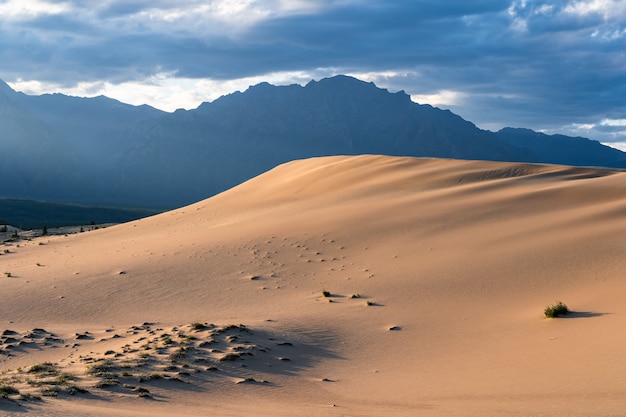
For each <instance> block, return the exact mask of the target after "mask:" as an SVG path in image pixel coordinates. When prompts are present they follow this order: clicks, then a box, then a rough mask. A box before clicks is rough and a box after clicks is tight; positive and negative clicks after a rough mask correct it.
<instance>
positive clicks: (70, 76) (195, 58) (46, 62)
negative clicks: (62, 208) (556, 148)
mask: <svg viewBox="0 0 626 417" xmlns="http://www.w3.org/2000/svg"><path fill="white" fill-rule="evenodd" d="M336 74H348V75H353V76H355V77H358V78H360V79H363V80H366V81H373V82H375V83H376V84H377V85H378V86H379V87H383V88H387V89H389V90H390V91H392V92H395V91H399V90H404V91H405V92H406V93H407V94H410V95H411V97H412V99H413V101H416V102H419V103H429V104H432V105H435V106H437V107H441V108H446V109H450V110H452V111H453V112H455V113H457V114H459V115H461V116H462V117H464V118H466V119H468V120H470V121H472V122H474V123H476V124H477V125H478V126H479V127H482V128H485V129H490V130H497V129H499V128H501V127H504V126H513V127H528V128H532V129H535V130H541V131H544V132H546V133H564V134H569V135H581V136H586V137H590V138H593V139H597V140H600V141H602V142H604V143H614V144H615V146H618V147H619V146H623V144H620V142H626V99H625V98H626V1H625V0H561V1H542V0H537V1H533V0H473V1H467V0H395V1H394V0H327V1H313V0H202V1H201V0H178V1H172V0H100V1H97V2H96V1H89V0H67V1H52V0H0V78H1V79H3V80H5V81H6V82H8V83H9V84H10V85H11V86H12V87H13V88H14V89H16V90H19V91H23V92H25V93H28V94H42V93H48V92H62V93H65V94H71V95H77V96H95V95H100V94H104V95H107V96H109V97H113V98H117V99H119V100H121V101H124V102H127V103H131V104H143V103H147V104H150V105H152V106H154V107H157V108H160V109H163V110H167V111H173V110H174V109H176V108H187V109H190V108H195V107H197V106H198V105H199V104H200V103H201V102H203V101H212V100H214V99H216V98H217V97H219V96H221V95H224V94H228V93H230V92H233V91H236V90H240V91H243V90H245V89H246V88H247V87H248V86H249V85H253V84H257V83H259V82H261V81H268V82H270V83H272V84H276V85H283V84H292V83H298V84H306V83H307V82H308V81H310V80H311V79H315V80H318V79H320V78H324V77H328V76H332V75H336Z"/></svg>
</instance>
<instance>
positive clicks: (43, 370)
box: [28, 362, 59, 376]
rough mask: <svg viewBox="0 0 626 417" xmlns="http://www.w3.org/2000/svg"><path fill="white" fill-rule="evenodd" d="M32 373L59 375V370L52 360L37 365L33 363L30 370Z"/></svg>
mask: <svg viewBox="0 0 626 417" xmlns="http://www.w3.org/2000/svg"><path fill="white" fill-rule="evenodd" d="M28 373H30V374H45V375H53V376H54V375H58V374H59V371H58V370H57V367H56V365H55V364H53V363H50V362H42V363H38V364H36V365H33V366H31V367H30V369H29V370H28Z"/></svg>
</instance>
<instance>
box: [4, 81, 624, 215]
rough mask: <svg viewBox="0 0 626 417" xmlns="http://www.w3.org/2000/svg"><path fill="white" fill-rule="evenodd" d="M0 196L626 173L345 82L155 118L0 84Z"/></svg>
mask: <svg viewBox="0 0 626 417" xmlns="http://www.w3.org/2000/svg"><path fill="white" fill-rule="evenodd" d="M0 106H1V107H0V123H2V126H3V130H2V132H0V152H2V153H1V154H0V162H1V163H2V166H1V167H0V171H1V172H2V173H3V174H4V175H3V177H2V178H3V179H2V182H1V183H0V189H1V190H2V191H1V193H0V195H1V196H4V197H20V198H25V197H26V198H35V199H55V200H59V201H63V200H65V201H78V202H99V203H106V204H114V205H136V206H142V207H145V206H153V207H174V206H180V205H183V204H187V203H191V202H194V201H198V200H200V199H203V198H206V197H208V196H211V195H214V194H216V193H219V192H221V191H224V190H226V189H228V188H230V187H232V186H234V185H236V184H239V183H241V182H243V181H245V180H247V179H249V178H251V177H253V176H255V175H258V174H260V173H262V172H265V171H267V170H268V169H271V168H273V167H275V166H277V165H279V164H282V163H284V162H287V161H291V160H294V159H303V158H309V157H313V156H326V155H357V154H385V155H397V156H430V157H445V158H457V159H483V160H498V161H528V162H550V163H568V164H575V165H602V166H610V167H623V166H625V162H624V161H626V158H625V154H624V153H623V152H620V151H617V150H613V149H611V148H608V147H606V146H603V145H601V144H599V143H598V142H594V141H587V140H584V139H580V138H567V137H547V136H546V137H544V136H542V135H540V134H537V133H535V132H532V131H525V130H517V131H514V130H503V131H501V132H498V133H493V132H489V131H485V130H481V129H478V128H477V127H476V126H475V125H474V124H472V123H471V122H468V121H466V120H463V119H462V118H461V117H459V116H457V115H455V114H453V113H451V112H449V111H444V110H440V109H437V108H433V107H431V106H429V105H419V104H416V103H413V102H411V100H410V97H409V96H408V95H407V94H405V93H404V92H398V93H393V94H392V93H389V92H388V91H387V90H384V89H380V88H377V87H376V86H375V85H374V84H372V83H366V82H363V81H359V80H357V79H354V78H351V77H347V76H336V77H332V78H327V79H323V80H321V81H318V82H315V81H312V82H310V83H309V84H307V85H306V86H304V87H302V86H299V85H290V86H281V87H275V86H272V85H270V84H267V83H261V84H259V85H256V86H253V87H250V88H249V89H248V90H246V91H245V92H243V93H241V92H237V93H233V94H230V95H227V96H224V97H221V98H219V99H217V100H215V101H213V102H212V103H204V104H202V105H201V106H199V107H198V108H197V109H194V110H189V111H185V110H180V111H176V112H174V113H164V112H161V111H159V110H156V109H153V108H151V107H148V106H130V105H127V104H123V103H120V102H119V101H116V100H112V99H108V98H106V97H96V98H91V99H85V98H77V97H67V96H64V95H60V94H52V95H49V94H48V95H43V96H27V95H25V94H22V93H17V92H15V91H13V90H12V89H11V88H10V87H9V86H8V85H6V84H4V83H0Z"/></svg>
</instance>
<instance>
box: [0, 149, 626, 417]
mask: <svg viewBox="0 0 626 417" xmlns="http://www.w3.org/2000/svg"><path fill="white" fill-rule="evenodd" d="M0 273H4V274H3V275H1V276H0V279H1V281H2V285H1V288H0V306H1V308H0V379H1V382H0V394H1V396H4V397H5V398H4V399H2V398H0V415H1V414H7V415H13V414H16V415H17V414H19V415H28V414H31V415H37V416H54V417H56V416H68V415H76V416H105V417H108V416H158V415H162V416H171V415H181V416H183V415H184V416H206V415H212V416H446V417H447V416H487V417H489V416H557V417H558V416H581V417H582V416H585V417H589V416H622V415H625V414H624V413H626V331H625V329H626V279H625V273H626V173H622V172H618V171H609V170H602V169H592V168H572V167H564V166H548V165H531V164H520V163H495V162H483V161H455V160H441V159H415V158H393V157H383V156H357V157H325V158H314V159H308V160H303V161H294V162H291V163H288V164H285V165H282V166H280V167H277V168H275V169H274V170H272V171H269V172H267V173H265V174H263V175H261V176H259V177H257V178H254V179H252V180H250V181H248V182H246V183H244V184H242V185H240V186H238V187H235V188H233V189H231V190H229V191H227V192H224V193H222V194H220V195H218V196H215V197H213V198H210V199H208V200H205V201H201V202H199V203H197V204H194V205H190V206H187V207H184V208H181V209H178V210H175V211H171V212H167V213H163V214H160V215H157V216H154V217H150V218H146V219H142V220H138V221H135V222H131V223H126V224H121V225H117V226H112V227H107V228H104V229H99V230H93V231H88V232H85V233H77V234H70V235H68V236H46V237H39V238H33V239H31V240H22V241H16V242H8V243H6V244H5V245H4V246H3V247H2V254H1V255H0ZM559 300H560V301H563V302H565V303H566V304H567V305H568V306H569V308H570V309H571V310H572V313H571V314H568V315H566V316H564V317H561V318H556V319H546V318H544V316H543V310H544V308H545V307H546V305H548V304H552V303H554V302H556V301H559ZM22 413H26V414H22Z"/></svg>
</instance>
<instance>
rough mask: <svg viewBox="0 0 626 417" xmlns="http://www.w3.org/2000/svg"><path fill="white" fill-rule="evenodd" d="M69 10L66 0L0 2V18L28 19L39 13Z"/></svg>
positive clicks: (13, 0) (55, 12)
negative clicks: (51, 0)
mask: <svg viewBox="0 0 626 417" xmlns="http://www.w3.org/2000/svg"><path fill="white" fill-rule="evenodd" d="M69 10H71V6H70V5H69V4H68V3H67V2H58V1H57V2H47V1H43V0H6V1H3V2H0V18H3V19H10V20H30V19H34V18H36V17H38V16H41V15H55V14H61V13H66V12H68V11H69Z"/></svg>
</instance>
